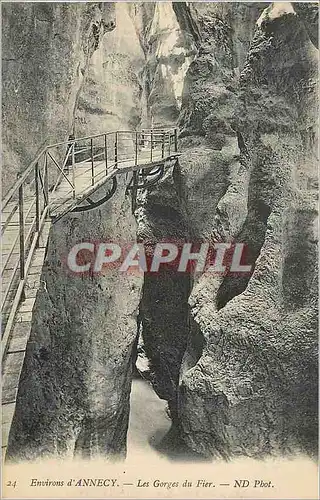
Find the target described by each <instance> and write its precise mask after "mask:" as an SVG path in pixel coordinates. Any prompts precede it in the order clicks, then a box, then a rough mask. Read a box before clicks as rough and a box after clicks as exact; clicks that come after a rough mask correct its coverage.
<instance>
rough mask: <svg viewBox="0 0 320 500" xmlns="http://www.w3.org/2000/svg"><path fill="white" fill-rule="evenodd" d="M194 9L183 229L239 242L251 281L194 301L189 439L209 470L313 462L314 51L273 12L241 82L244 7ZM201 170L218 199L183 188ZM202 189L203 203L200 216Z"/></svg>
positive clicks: (264, 19)
mask: <svg viewBox="0 0 320 500" xmlns="http://www.w3.org/2000/svg"><path fill="white" fill-rule="evenodd" d="M193 5H194V8H195V11H196V12H197V14H196V20H197V24H198V26H199V27H200V36H202V42H201V46H200V50H199V55H198V58H197V60H196V61H195V62H194V63H193V64H192V65H191V66H190V69H189V72H188V74H187V77H186V83H185V92H184V96H183V104H182V113H181V128H182V131H183V132H182V133H183V135H184V136H185V139H184V140H183V144H184V148H185V149H186V153H185V155H184V156H183V157H182V158H181V161H180V164H181V169H182V175H185V178H186V184H187V186H188V189H187V193H188V194H189V193H190V194H191V196H190V199H191V204H190V211H188V210H187V213H188V219H189V220H190V223H191V224H192V225H193V224H194V225H195V227H196V228H199V229H198V231H199V235H200V236H202V237H203V238H204V239H208V238H211V237H213V238H214V239H218V240H221V239H222V240H223V241H225V240H226V241H232V240H234V239H235V240H236V241H242V242H244V243H245V244H246V245H247V246H248V248H247V250H248V255H247V262H250V263H252V264H254V272H253V275H252V276H251V278H250V280H248V279H243V278H233V277H225V278H224V279H217V278H214V277H211V276H206V275H204V276H201V277H200V279H199V280H198V282H197V284H196V285H195V286H194V288H193V290H192V292H191V295H190V299H189V302H190V305H191V313H192V316H193V318H194V319H195V321H196V323H197V324H198V325H199V327H200V330H201V332H202V334H203V337H204V342H205V347H204V350H203V353H202V355H201V357H200V359H199V361H198V362H197V363H196V364H195V365H194V366H193V367H190V365H189V366H188V363H185V364H184V366H183V370H182V373H181V380H180V386H179V397H178V401H179V412H180V413H179V417H180V423H181V427H182V431H181V433H182V437H183V440H184V441H185V442H186V443H187V444H188V446H189V447H190V448H191V449H193V450H194V451H196V452H198V453H200V454H202V455H203V456H206V457H212V456H222V457H228V456H230V455H231V456H232V455H236V454H240V455H249V456H254V457H261V456H264V455H266V454H270V453H271V454H274V453H280V454H281V453H293V452H297V451H298V452H302V453H314V452H315V450H316V446H317V445H316V442H317V438H316V433H317V430H316V429H317V410H316V407H317V403H316V394H317V387H316V386H317V375H316V373H317V368H316V366H317V361H316V350H317V347H316V346H317V334H316V332H317V307H316V303H317V286H316V276H317V270H316V266H317V264H316V262H317V258H316V254H317V242H316V240H317V231H316V229H315V227H316V226H315V220H316V213H317V210H316V206H317V180H316V177H317V174H316V172H317V167H316V165H317V160H316V151H317V144H316V135H317V119H316V115H317V88H316V82H317V77H316V74H317V64H318V63H317V60H318V54H317V50H316V48H315V46H314V44H313V40H312V39H310V37H309V35H308V32H307V30H306V29H305V24H304V23H305V21H304V18H303V17H300V15H299V14H298V15H297V14H296V13H295V11H294V9H293V8H292V6H291V5H290V4H289V3H284V4H275V5H272V6H270V7H268V8H267V9H266V10H265V11H264V12H263V13H262V14H261V16H260V17H259V19H258V22H257V25H256V26H255V27H254V26H252V29H253V28H254V33H253V31H251V33H253V38H252V42H251V45H250V48H249V50H248V52H247V55H246V60H245V62H244V65H243V67H242V68H241V65H240V78H239V81H237V78H235V77H236V76H237V75H236V72H233V68H232V61H234V60H235V59H236V58H235V57H234V50H235V47H237V44H235V43H234V38H233V36H230V34H229V33H230V32H228V29H229V23H228V21H229V20H230V19H232V18H233V16H237V4H233V5H232V6H231V5H229V6H228V5H226V4H224V5H223V6H222V7H221V6H211V7H210V8H211V16H210V17H209V16H208V10H207V7H204V4H201V7H200V8H199V6H198V4H193ZM242 8H243V9H245V7H244V6H243V7H242ZM256 8H258V11H259V5H254V4H251V9H252V10H251V13H252V12H253V11H254V10H255V9H256ZM310 8H311V9H312V6H310ZM221 9H222V10H223V11H224V12H221ZM228 9H230V10H228ZM297 11H298V9H297ZM242 13H243V11H242ZM256 13H257V11H256ZM247 16H248V14H247ZM249 17H250V14H249ZM254 17H255V16H254ZM247 18H248V17H247ZM214 19H216V22H215V21H214ZM231 26H233V24H231ZM248 31H249V33H250V30H248ZM236 50H237V49H236ZM242 61H243V59H242ZM234 73H235V74H234ZM200 145H201V149H200ZM204 147H205V148H206V149H207V151H206V150H205V149H204ZM195 165H199V166H200V165H201V166H202V165H205V169H206V170H207V172H208V174H207V175H210V174H211V175H212V181H211V182H210V187H211V192H210V193H209V192H208V191H209V190H210V188H209V187H208V185H209V183H208V182H206V183H205V182H203V181H202V182H201V180H199V179H196V181H197V182H196V184H194V181H193V179H192V177H191V176H190V175H189V172H190V171H191V169H193V170H194V167H195ZM199 170H200V168H199ZM201 172H202V175H203V174H204V172H205V170H204V169H201ZM192 181H193V182H192ZM198 185H200V186H202V189H207V190H208V191H207V193H208V194H207V195H205V203H203V208H200V210H199V209H196V208H195V202H194V199H197V198H198V199H199V200H200V199H201V198H200V196H201V195H202V193H201V195H200V193H199V191H198V189H197V187H198ZM204 186H206V188H204ZM192 187H193V189H192ZM200 189H201V188H200ZM210 195H211V196H210ZM202 196H203V195H202ZM202 196H201V197H202ZM209 197H210V198H211V200H210V202H209V204H208V203H207V200H208V198H209ZM202 199H203V198H202ZM211 203H212V204H211ZM187 206H188V200H187ZM204 210H205V211H206V212H205V214H204ZM302 221H303V222H302ZM186 356H187V355H186Z"/></svg>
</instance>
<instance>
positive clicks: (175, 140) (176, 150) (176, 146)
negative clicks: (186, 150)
mask: <svg viewBox="0 0 320 500" xmlns="http://www.w3.org/2000/svg"><path fill="white" fill-rule="evenodd" d="M174 151H175V153H177V152H178V129H177V128H175V129H174Z"/></svg>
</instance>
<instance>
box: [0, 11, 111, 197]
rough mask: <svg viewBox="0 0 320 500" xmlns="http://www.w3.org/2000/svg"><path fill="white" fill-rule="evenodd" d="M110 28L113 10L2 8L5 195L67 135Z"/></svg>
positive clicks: (70, 130)
mask: <svg viewBox="0 0 320 500" xmlns="http://www.w3.org/2000/svg"><path fill="white" fill-rule="evenodd" d="M114 27H115V19H114V13H113V5H112V4H105V3H100V4H99V3H75V4H68V3H59V2H56V3H55V2H54V3H31V4H24V3H7V4H3V5H2V75H3V78H2V105H3V108H2V137H3V191H4V192H6V191H7V190H8V188H9V187H10V186H11V185H12V183H13V182H14V181H15V180H16V175H17V173H19V172H21V171H22V170H24V169H25V168H26V167H27V166H28V164H29V163H30V162H31V161H32V159H33V157H34V156H35V154H36V151H37V150H38V149H39V148H40V147H41V146H42V145H43V144H44V143H46V142H51V143H54V142H58V141H61V140H66V139H67V137H68V135H69V134H70V133H71V132H72V126H73V115H74V108H75V105H76V100H77V95H78V93H79V91H80V89H81V85H82V82H83V79H84V75H85V73H86V69H87V66H88V62H89V60H90V57H91V55H92V53H93V52H94V50H95V48H96V47H97V45H98V43H99V40H101V39H102V37H103V34H104V33H106V32H107V31H110V30H112V29H114Z"/></svg>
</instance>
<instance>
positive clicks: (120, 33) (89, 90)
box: [75, 3, 145, 137]
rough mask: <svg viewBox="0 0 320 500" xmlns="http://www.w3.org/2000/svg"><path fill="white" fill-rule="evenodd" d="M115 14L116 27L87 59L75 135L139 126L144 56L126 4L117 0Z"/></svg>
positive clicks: (77, 111) (133, 20)
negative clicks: (88, 59) (87, 65)
mask: <svg viewBox="0 0 320 500" xmlns="http://www.w3.org/2000/svg"><path fill="white" fill-rule="evenodd" d="M132 8H133V7H132ZM115 16H116V23H117V28H116V29H115V30H114V31H113V32H112V33H110V34H109V35H108V36H105V37H104V38H103V39H102V41H101V43H100V45H99V47H98V48H97V50H96V51H95V52H94V54H93V56H92V58H91V60H90V64H89V68H88V76H87V78H86V80H85V82H84V85H83V88H82V91H81V94H80V96H79V100H78V105H77V109H76V114H75V133H76V136H78V137H79V136H80V137H81V136H82V135H83V134H87V133H89V134H99V133H102V132H104V131H112V130H121V129H122V130H134V129H135V128H140V127H139V124H140V116H141V85H142V81H141V72H142V69H143V67H144V64H145V56H144V52H143V50H142V47H141V43H140V39H139V36H138V33H137V31H136V29H135V24H134V22H135V19H134V15H133V13H131V9H130V8H129V6H128V4H126V3H117V4H116V5H115Z"/></svg>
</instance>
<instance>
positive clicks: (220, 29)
mask: <svg viewBox="0 0 320 500" xmlns="http://www.w3.org/2000/svg"><path fill="white" fill-rule="evenodd" d="M52 5H53V4H50V5H49V7H48V9H47V8H46V7H43V6H40V4H39V6H37V7H35V6H32V7H29V9H36V8H38V9H40V10H39V12H40V11H41V9H44V11H45V12H47V11H48V12H51V13H52V15H53V18H54V19H58V20H60V21H61V17H59V16H61V12H62V11H63V9H66V13H67V14H66V17H65V19H66V20H68V19H69V17H68V15H70V18H72V22H73V23H75V24H76V26H75V29H74V30H70V33H71V34H69V35H68V36H71V37H73V35H74V36H75V37H78V38H76V40H74V39H73V38H72V40H73V41H72V40H69V39H68V38H66V41H65V43H61V45H59V47H60V48H61V50H62V48H64V47H66V46H68V48H69V52H68V54H69V53H70V60H69V59H68V57H69V55H68V56H67V57H65V58H64V59H63V57H62V56H61V54H60V52H59V50H60V49H59V50H58V51H56V50H53V51H52V54H51V52H50V54H49V52H48V51H49V48H48V51H47V52H46V55H45V56H44V55H43V54H42V52H39V53H38V52H37V51H36V50H35V49H37V45H35V44H33V46H35V48H32V50H33V51H35V54H34V52H32V54H34V57H33V59H32V60H33V63H32V66H31V67H32V68H33V71H31V72H30V75H33V76H32V78H33V79H34V80H32V84H30V88H31V89H32V96H34V95H36V94H37V92H38V87H39V80H38V78H40V77H38V73H37V71H36V67H37V66H40V67H41V66H42V65H44V67H45V68H49V69H50V68H52V67H54V68H55V69H56V68H59V66H58V62H59V63H61V61H62V60H63V61H65V64H66V68H68V71H69V70H70V72H71V76H66V74H65V73H64V70H63V71H62V70H61V71H60V72H59V71H58V69H57V74H54V78H53V79H52V81H53V82H60V80H59V78H60V76H61V81H62V82H64V83H63V85H66V86H67V87H66V88H65V87H63V88H65V92H64V93H63V94H61V100H60V97H59V95H60V94H57V95H55V94H54V96H55V97H54V98H53V100H52V98H51V97H50V96H51V95H52V94H50V92H53V90H52V91H51V90H50V88H51V87H50V85H49V86H48V88H47V86H45V89H44V90H45V92H46V97H43V98H42V97H41V99H40V100H41V102H43V106H42V108H39V109H42V111H39V116H37V112H36V111H35V107H34V103H33V104H32V102H33V101H34V97H32V100H33V101H32V100H30V104H29V105H30V107H31V106H32V116H31V114H30V112H29V114H27V115H25V116H24V117H23V119H22V118H21V120H22V121H21V120H20V123H24V124H26V125H24V126H25V128H27V129H28V130H30V137H31V139H32V138H33V136H34V135H32V134H33V130H35V126H36V124H39V127H40V129H41V131H42V132H41V134H42V135H41V137H43V138H46V137H47V136H48V134H49V132H48V131H47V128H48V130H49V128H50V127H52V130H54V131H55V133H53V132H52V135H53V136H55V137H56V135H55V134H56V131H57V130H62V131H63V134H62V135H63V137H65V135H66V134H67V133H69V131H70V130H72V125H73V118H72V117H73V116H74V117H75V121H74V126H75V131H76V134H77V135H82V134H85V135H87V134H90V133H95V132H100V131H103V130H106V129H108V128H112V129H115V128H122V129H125V128H132V129H135V128H139V127H140V126H148V125H150V124H151V123H153V124H155V125H164V124H166V125H170V126H172V125H174V124H175V122H176V120H177V119H178V115H179V113H180V116H179V125H180V132H181V133H180V147H181V150H182V152H183V154H182V156H181V158H180V160H179V164H178V165H176V166H175V168H174V169H173V171H169V172H168V174H166V176H165V177H164V178H163V179H162V181H161V182H160V183H159V184H158V185H157V186H155V187H153V188H152V189H148V190H146V191H144V192H141V193H140V196H139V198H138V207H137V210H136V212H135V218H136V224H137V228H136V229H135V227H134V224H133V217H132V214H131V211H130V206H129V200H126V199H125V190H124V185H123V184H122V185H121V186H120V188H119V191H118V194H117V195H116V197H115V198H113V200H112V201H110V202H108V203H107V204H106V206H103V207H102V208H100V209H99V210H95V211H94V212H92V213H87V214H85V215H83V216H82V215H80V216H79V215H78V216H70V217H66V219H64V221H62V222H60V223H58V224H59V225H57V226H55V227H54V229H53V231H52V234H51V238H50V243H49V249H48V255H47V261H46V267H45V269H44V272H43V281H44V288H43V290H41V292H40V293H39V296H38V298H37V310H36V314H35V317H34V325H33V331H32V339H31V342H29V345H28V352H27V358H26V362H25V365H24V369H23V376H22V382H21V387H20V390H19V398H18V406H17V412H16V415H15V420H14V426H13V430H12V432H11V435H10V442H9V456H10V457H11V458H21V459H23V458H34V457H37V456H39V455H41V456H42V455H46V454H48V453H49V454H53V455H56V454H59V455H63V456H65V455H67V456H73V455H75V454H79V455H80V456H95V455H104V456H109V457H111V456H112V457H115V456H123V455H124V454H125V434H126V429H127V422H128V414H129V406H128V400H129V392H130V380H131V373H132V362H133V361H134V360H135V357H136V354H137V349H136V344H137V325H136V316H138V317H137V320H138V333H141V334H142V337H143V341H144V343H143V354H144V355H145V354H146V355H147V357H148V360H144V361H145V363H144V365H145V366H146V368H145V370H146V371H147V374H148V378H150V379H151V380H152V383H153V386H154V388H155V391H156V392H157V394H158V395H159V396H160V397H161V398H164V399H166V400H168V402H169V408H170V414H171V417H172V421H173V427H172V432H171V433H170V435H169V438H168V440H167V442H169V444H170V441H172V442H171V444H172V443H174V444H175V446H177V447H178V446H181V447H183V448H184V450H185V448H188V450H189V451H192V452H193V453H195V454H197V455H200V456H202V457H206V458H211V457H216V456H220V457H224V458H228V457H230V456H234V455H249V456H254V457H262V456H264V455H267V454H276V453H277V454H278V453H280V454H284V453H292V452H296V451H302V452H305V453H310V454H312V453H314V450H315V447H316V434H317V433H316V425H317V416H316V415H317V404H316V394H317V389H316V380H317V364H316V353H317V348H316V342H317V336H316V332H317V313H316V305H317V289H316V280H315V278H316V271H317V270H316V262H317V257H316V255H317V253H316V250H317V243H316V236H317V230H316V226H315V225H314V220H315V216H316V196H317V183H316V159H315V152H316V144H315V142H316V136H317V130H316V116H317V107H316V88H315V82H316V78H317V51H316V48H315V44H316V29H315V26H316V24H317V23H316V20H315V17H316V9H315V6H314V4H311V3H310V4H309V3H308V4H303V3H296V4H294V5H291V4H289V3H277V4H274V5H273V4H272V5H270V6H268V7H267V8H266V4H265V3H258V2H256V3H245V2H239V3H233V2H232V3H228V2H210V3H209V2H208V3H206V2H194V3H192V2H191V3H188V4H185V3H183V2H177V3H173V4H172V5H170V4H167V3H161V2H159V3H156V4H153V3H145V4H141V3H139V4H138V3H130V4H121V3H120V4H117V6H116V9H115V11H116V16H117V20H116V24H117V27H116V28H115V30H114V31H113V33H110V34H108V35H106V36H105V37H104V38H102V39H101V37H100V38H99V35H98V33H97V30H98V32H99V33H100V31H101V33H102V31H103V30H104V29H105V28H106V26H105V24H106V22H108V23H109V24H108V27H107V29H110V30H111V29H113V28H114V24H112V23H114V22H115V21H114V19H113V14H112V15H111V13H109V14H108V15H109V18H108V21H105V22H104V23H102V22H101V11H100V7H99V6H98V7H97V6H95V7H93V6H94V5H95V4H90V6H86V4H81V5H80V4H79V5H78V4H77V5H74V6H63V7H62V4H61V5H60V4H55V5H56V10H55V8H54V7H53V6H52ZM99 5H101V4H99ZM103 5H105V4H103ZM5 8H6V9H8V14H10V12H11V11H10V9H12V8H13V7H12V6H6V7H5ZM19 8H21V9H22V11H21V12H23V16H24V17H22V19H24V18H26V19H28V20H29V21H28V22H29V23H31V19H33V17H34V16H33V11H32V12H29V10H28V7H27V6H24V7H23V8H22V7H19ZM96 8H98V11H99V12H98V14H99V15H98V19H100V20H99V21H98V23H97V24H95V26H96V28H92V26H93V22H92V17H91V15H92V12H93V10H90V13H91V14H90V15H89V14H88V13H87V12H88V11H87V10H86V9H94V12H96ZM68 9H71V10H72V9H78V11H77V14H78V15H77V16H72V12H73V11H72V12H71V11H68ZM36 12H38V11H36ZM63 12H64V11H63ZM73 13H74V12H73ZM85 13H86V14H85ZM173 14H175V16H176V17H174V15H173ZM32 16H33V17H32ZM55 16H56V17H55ZM82 16H84V17H82ZM99 16H100V17H99ZM10 19H11V21H10ZM13 19H15V21H14V25H13V28H14V29H16V28H15V26H16V24H15V23H18V24H19V23H20V22H21V23H22V24H23V21H21V20H19V19H18V18H15V17H14V18H12V16H11V15H7V20H6V21H5V23H4V26H5V30H4V34H5V41H6V47H5V54H6V53H7V51H8V50H9V49H8V47H10V50H13V48H14V53H16V52H17V50H18V49H17V48H15V47H16V46H17V47H18V45H19V44H18V42H19V43H20V45H26V46H28V44H23V40H27V39H28V37H27V33H29V32H30V26H29V25H28V26H29V27H28V31H23V30H22V31H21V38H19V37H17V38H16V39H15V40H17V42H14V43H13V44H12V43H11V42H10V43H9V39H8V36H9V34H8V33H10V32H9V31H8V27H6V26H7V24H8V23H9V24H8V26H10V23H13ZM84 19H85V20H86V22H87V24H86V22H85V21H84ZM105 19H106V18H105ZM60 21H59V23H60ZM32 22H33V21H32ZM68 22H69V21H68ZM70 22H71V21H70ZM6 23H7V24H6ZM55 23H56V24H58V25H60V24H59V23H58V21H55V22H54V23H52V24H50V23H49V28H50V29H49V28H48V29H49V33H51V31H50V30H51V29H53V28H52V26H54V27H55V26H56V24H55ZM77 23H78V24H77ZM99 23H100V24H99ZM72 26H73V25H72ZM84 26H85V27H86V29H84ZM90 26H91V27H90ZM97 27H100V28H99V29H98V28H97ZM124 27H126V29H124ZM13 28H12V27H11V29H13ZM23 29H24V27H23ZM59 29H62V27H61V26H60V28H59ZM81 30H84V31H81ZM99 30H100V31H99ZM126 30H127V31H126ZM54 32H55V31H54ZM57 32H58V31H57ZM59 32H60V31H59ZM31 33H32V37H34V36H36V31H35V30H34V28H32V30H31ZM68 33H69V31H68ZM83 33H85V36H84V35H83ZM88 33H89V35H88ZM92 33H94V36H93V40H92ZM87 35H88V36H89V41H90V43H89V42H88V43H89V46H90V50H89V51H88V50H87V49H86V48H84V47H87V45H86V43H85V42H83V40H85V41H86V40H87V38H86V36H87ZM9 38H10V36H9ZM56 38H59V37H56ZM98 38H99V40H100V44H98ZM52 39H55V37H54V33H53V34H52V35H51V34H50V37H46V43H44V44H43V45H44V47H47V45H46V44H47V43H49V41H50V40H52ZM10 40H11V38H10ZM19 40H20V41H19ZM28 43H29V42H28ZM50 43H53V41H51V42H50ZM54 43H57V42H56V41H55V42H54ZM68 44H71V45H72V50H70V47H69V45H68ZM12 47H13V48H12ZM50 47H51V46H50ZM28 50H29V49H28ZM30 50H31V48H30ZM94 50H95V51H94ZM90 51H91V52H92V53H93V56H92V57H90V56H91V52H90ZM93 51H94V52H93ZM48 54H49V55H50V57H51V58H52V59H53V62H55V65H54V64H51V65H50V66H48V67H47V66H46V65H47V64H48V61H49V62H50V61H51V59H50V57H48ZM88 54H90V56H88V58H87V59H86V56H87V55H88ZM23 57H25V58H26V59H28V58H29V57H31V56H30V54H29V55H28V53H26V55H24V56H23ZM8 58H10V56H8ZM14 59H16V56H14ZM84 60H85V61H86V62H85V64H84ZM44 61H45V62H44ZM75 63H77V64H79V69H80V73H81V68H84V67H85V68H88V72H87V73H85V75H86V74H87V78H86V79H85V80H84V84H83V85H81V83H79V78H80V80H81V79H82V78H81V77H79V75H78V73H77V71H76V68H78V66H77V64H75ZM6 64H14V65H16V64H17V62H16V61H15V60H14V61H13V62H12V63H11V62H9V61H8V62H7V63H6ZM33 64H34V67H33ZM19 68H20V66H19ZM124 68H125V69H124ZM55 69H54V70H52V71H55ZM20 71H21V72H22V71H24V70H23V65H22V68H20ZM46 71H47V70H46ZM46 71H45V73H44V74H45V75H46V74H47V72H46ZM50 71H51V69H50ZM50 71H49V70H48V72H49V75H51V73H50ZM67 74H68V75H69V73H67ZM9 75H11V77H10V78H11V80H12V79H13V77H12V73H10V72H9ZM19 75H20V73H19ZM30 75H29V73H28V75H24V76H23V78H22V76H21V80H22V83H21V85H24V80H26V82H27V83H28V81H29V79H30V78H31V76H30ZM58 75H60V76H58ZM77 75H78V76H77ZM78 77H79V78H78ZM19 78H20V76H19ZM48 78H49V77H48ZM42 79H43V77H42ZM49 81H50V82H51V80H50V78H49ZM34 82H36V84H35V87H36V90H35V88H34ZM27 83H26V84H25V85H27ZM182 83H183V85H182ZM5 85H7V84H6V83H5ZM10 85H11V87H10V86H9V85H7V88H6V89H5V92H6V93H7V94H6V95H8V96H9V97H10V96H11V95H12V96H13V91H14V90H12V85H13V83H10ZM61 85H62V84H61ZM9 87H10V88H11V90H10V92H11V94H10V95H9V94H8V92H9V90H7V89H9ZM23 88H25V87H23ZM30 92H31V91H30ZM25 95H27V93H26V94H23V96H22V97H21V99H22V100H21V101H19V109H24V107H23V106H28V102H29V101H28V99H27V98H25ZM48 96H49V97H50V99H49V98H48ZM19 99H20V98H19V96H18V100H19ZM46 99H49V100H46ZM21 104H23V106H21ZM49 104H50V105H49ZM14 105H15V104H14V100H13V99H12V97H10V98H8V103H7V104H5V112H4V124H5V127H6V129H5V134H4V138H5V140H6V141H7V142H8V143H9V144H10V147H9V152H10V154H11V155H13V154H15V155H17V154H18V153H19V154H21V157H23V158H27V155H28V154H29V155H31V154H33V150H32V148H31V147H30V153H29V149H28V150H26V147H27V146H26V145H25V135H23V137H22V136H21V135H20V136H19V135H17V134H16V135H17V139H14V137H16V135H15V134H14V131H15V127H16V123H17V122H16V121H14V118H13V117H14V113H12V112H11V110H14ZM6 106H7V108H8V109H9V108H10V113H9V111H7V108H6ZM55 106H58V107H59V110H61V107H62V106H63V107H64V109H65V111H66V112H65V113H61V112H60V111H59V112H55V110H56V109H57V108H55ZM30 107H29V108H28V107H26V109H29V111H30V109H31V108H30ZM37 109H38V108H37ZM48 110H50V111H48ZM74 110H75V111H74ZM44 111H45V112H46V113H51V114H50V116H51V117H52V120H51V122H50V123H49V122H48V117H47V115H45V114H44ZM29 115H30V116H29ZM11 120H12V123H11ZM13 121H14V123H13ZM29 121H30V127H29V125H28V124H29ZM57 123H59V126H58V127H57ZM28 127H29V128H28ZM46 127H47V128H46ZM19 130H20V129H19ZM36 130H37V129H36ZM50 130H51V129H50ZM31 132H32V133H31ZM19 133H21V131H20V132H19ZM25 133H26V132H25V131H24V134H25ZM22 139H23V141H22ZM31 139H30V141H31ZM32 140H33V139H32ZM14 141H16V143H15V142H14ZM30 144H31V145H32V144H35V142H32V141H31V142H30ZM36 144H37V147H38V142H37V143H36ZM28 147H29V146H28ZM19 148H20V149H19ZM35 149H37V148H35ZM12 152H14V153H12ZM30 159H31V158H30ZM101 238H102V239H106V238H107V239H110V238H112V239H116V238H119V239H121V240H125V241H127V240H128V239H129V240H130V241H132V240H133V239H135V238H137V239H138V240H139V241H143V242H145V243H146V244H147V246H148V247H150V248H152V246H153V245H154V243H155V242H156V241H157V240H159V239H160V240H165V241H170V240H176V239H180V240H186V239H192V240H196V241H208V242H214V241H217V240H218V241H221V240H222V241H234V240H235V241H240V242H243V243H245V244H246V259H247V263H251V264H252V265H253V274H252V276H251V277H250V276H243V277H234V276H225V277H223V276H214V275H207V274H203V275H198V274H197V275H192V276H190V275H189V274H186V275H183V274H181V273H172V272H169V271H168V270H163V271H162V272H161V274H158V275H151V274H146V275H145V278H144V283H143V287H142V282H141V281H142V280H141V279H140V278H139V277H130V279H129V278H128V279H127V278H125V277H122V278H120V279H119V276H118V274H117V272H116V271H115V272H114V273H111V274H108V275H106V276H100V277H95V276H94V277H91V278H90V279H89V278H83V279H81V278H76V277H72V278H70V277H67V276H66V273H65V270H64V269H63V266H62V265H61V266H60V267H59V265H60V264H59V259H60V256H61V255H65V254H66V252H67V251H68V250H69V249H70V246H71V245H72V244H73V243H75V242H78V241H79V239H91V240H92V239H94V240H95V239H101ZM141 287H142V297H141V303H140V307H139V300H140V296H139V294H140V289H141ZM139 345H140V347H139V348H140V349H142V347H141V346H142V343H141V338H140V342H139ZM61 360H62V361H61ZM61 367H63V369H61ZM30 394H32V395H33V397H32V399H30V397H29V395H30ZM26 395H28V398H27V396H26ZM173 438H175V439H173ZM167 444H168V443H167Z"/></svg>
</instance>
